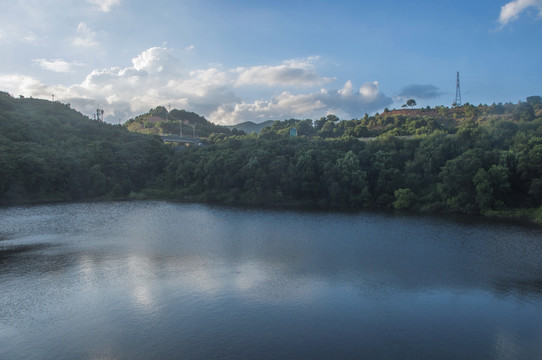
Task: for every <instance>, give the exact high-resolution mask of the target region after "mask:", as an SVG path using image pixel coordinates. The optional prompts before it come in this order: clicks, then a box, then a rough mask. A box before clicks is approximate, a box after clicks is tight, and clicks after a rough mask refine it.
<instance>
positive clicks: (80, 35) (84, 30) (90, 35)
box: [73, 22, 98, 47]
mask: <svg viewBox="0 0 542 360" xmlns="http://www.w3.org/2000/svg"><path fill="white" fill-rule="evenodd" d="M95 37H96V33H95V32H94V31H92V30H91V29H90V28H89V27H88V25H87V24H86V23H84V22H80V23H79V25H77V36H76V37H75V38H74V39H73V45H75V46H86V47H90V46H96V45H98V43H97V42H96V40H95Z"/></svg>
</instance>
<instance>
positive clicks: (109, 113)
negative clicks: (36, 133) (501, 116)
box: [0, 0, 542, 125]
mask: <svg viewBox="0 0 542 360" xmlns="http://www.w3.org/2000/svg"><path fill="white" fill-rule="evenodd" d="M0 4H1V5H3V6H2V9H3V10H2V12H1V13H0V53H1V54H2V55H1V56H0V91H7V92H8V93H10V94H12V95H13V96H16V97H17V96H19V95H23V96H26V97H30V96H32V97H35V98H43V99H50V100H52V99H53V95H54V100H57V101H60V102H62V103H69V104H70V105H71V106H72V107H73V108H75V109H77V110H79V111H80V112H82V113H83V114H85V115H88V116H90V117H92V115H93V114H94V113H95V111H96V109H97V108H102V109H103V110H104V113H105V120H106V121H107V122H110V123H119V122H120V123H123V122H125V121H126V120H128V119H130V118H132V117H135V116H137V115H140V114H142V113H145V112H147V111H149V110H150V109H151V108H155V107H157V106H165V107H166V108H169V107H171V109H174V108H176V109H184V110H187V111H193V112H196V113H198V114H200V115H203V116H205V117H206V118H207V119H208V120H210V121H212V122H214V123H217V124H228V125H230V124H237V123H241V122H244V121H253V122H262V121H266V120H283V119H289V118H296V119H306V118H310V119H318V118H320V117H322V116H326V115H328V114H335V115H337V116H338V117H339V118H341V119H352V118H360V117H362V116H363V115H364V114H365V113H368V114H370V115H372V114H374V113H375V112H382V111H383V110H384V108H388V109H393V108H400V107H401V105H403V104H405V102H406V100H408V99H410V98H412V99H414V100H416V102H417V104H418V106H421V107H426V106H431V107H433V106H436V105H445V106H451V104H452V103H453V102H454V100H455V94H456V74H457V72H459V73H460V84H461V99H462V102H463V103H466V102H469V103H471V104H474V105H478V104H480V103H481V104H491V103H493V102H495V103H498V102H503V103H504V102H514V103H517V102H518V101H525V98H526V97H527V96H531V95H542V46H541V44H542V0H512V1H510V0H503V1H499V0H478V1H472V0H469V1H465V0H456V1H441V0H433V1H420V0H411V1H399V0H379V1H365V0H356V1H350V0H333V1H331V0H329V1H323V0H311V1H309V0H287V1H286V0H275V1H259V0H251V1H248V0H247V1H245V0H229V1H228V0H176V1H167V0H164V1H161V0H155V1H143V0H0Z"/></svg>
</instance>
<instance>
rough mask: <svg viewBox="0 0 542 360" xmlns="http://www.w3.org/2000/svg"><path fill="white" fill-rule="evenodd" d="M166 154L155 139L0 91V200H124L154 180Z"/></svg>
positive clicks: (67, 108) (55, 104) (166, 159)
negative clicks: (118, 198) (122, 198)
mask: <svg viewBox="0 0 542 360" xmlns="http://www.w3.org/2000/svg"><path fill="white" fill-rule="evenodd" d="M170 152H171V151H170V150H169V149H168V148H167V147H164V145H163V142H162V140H161V139H160V137H158V136H147V135H142V134H138V133H133V132H129V131H128V130H126V129H125V128H124V127H122V126H118V125H117V126H113V125H108V124H105V123H102V122H99V121H95V120H90V119H89V118H88V117H85V116H83V115H82V114H81V113H79V112H77V111H75V110H73V109H71V108H70V106H69V105H65V104H61V103H60V102H51V101H46V100H39V99H27V98H22V97H21V98H18V99H15V98H13V97H11V96H10V95H9V94H7V93H4V92H0V202H3V203H6V202H8V203H13V202H28V201H30V202H31V201H47V200H81V199H97V198H102V197H108V198H111V197H121V196H127V195H129V194H130V193H135V192H138V191H141V190H143V189H145V188H147V187H149V186H151V185H152V184H153V183H154V182H155V180H156V178H157V176H158V175H159V174H160V173H161V172H162V171H163V169H164V167H165V166H166V165H167V164H168V162H169V161H170V157H169V155H168V154H169V153H170Z"/></svg>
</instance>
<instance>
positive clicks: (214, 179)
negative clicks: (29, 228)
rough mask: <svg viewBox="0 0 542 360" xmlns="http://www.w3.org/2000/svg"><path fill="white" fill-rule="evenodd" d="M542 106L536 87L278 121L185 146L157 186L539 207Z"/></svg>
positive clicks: (286, 198)
mask: <svg viewBox="0 0 542 360" xmlns="http://www.w3.org/2000/svg"><path fill="white" fill-rule="evenodd" d="M541 115H542V102H541V101H540V97H538V96H535V97H531V98H529V99H528V101H527V102H520V103H518V104H510V103H509V104H493V105H490V106H487V105H480V106H472V105H468V104H467V105H464V106H462V107H458V108H451V109H449V108H445V107H439V108H437V109H423V110H406V111H404V110H403V111H395V112H394V111H386V112H385V113H383V114H380V115H376V116H365V117H364V118H362V119H354V120H348V121H340V120H339V119H338V118H336V117H334V116H327V117H325V118H321V119H319V120H317V121H314V122H313V121H311V120H295V119H290V120H285V121H278V122H275V123H274V124H273V125H272V126H271V127H267V128H264V129H262V131H261V132H260V133H259V134H258V135H255V134H253V135H250V136H242V137H239V136H234V137H224V136H222V135H220V136H215V135H211V137H210V140H211V141H213V142H214V143H215V145H213V146H209V147H205V148H191V149H187V150H186V151H184V152H180V153H178V154H177V155H176V156H175V158H174V159H173V161H172V163H170V164H169V166H168V167H167V169H166V171H165V174H164V177H163V178H162V180H163V183H162V184H161V186H160V188H161V189H162V190H163V191H166V192H167V193H168V194H169V195H170V196H173V197H175V198H180V199H191V200H209V201H221V202H239V203H296V204H299V203H303V204H319V205H323V206H330V205H331V206H350V207H355V208H359V207H385V208H395V209H417V210H432V211H433V210H438V211H453V212H463V213H485V214H492V213H493V214H496V213H507V214H511V213H513V212H515V213H530V214H531V215H533V214H534V209H538V208H539V207H540V205H541V204H542V116H541ZM292 129H295V131H294V132H293V133H292V131H291V130H292ZM292 134H295V136H292ZM539 215H540V211H539Z"/></svg>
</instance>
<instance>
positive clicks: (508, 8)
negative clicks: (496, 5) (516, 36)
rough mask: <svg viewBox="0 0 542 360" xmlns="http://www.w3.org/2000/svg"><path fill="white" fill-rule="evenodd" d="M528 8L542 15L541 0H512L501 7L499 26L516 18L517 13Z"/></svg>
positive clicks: (517, 16)
mask: <svg viewBox="0 0 542 360" xmlns="http://www.w3.org/2000/svg"><path fill="white" fill-rule="evenodd" d="M529 8H535V9H537V10H538V16H542V0H514V1H511V2H509V3H507V4H506V5H504V6H502V7H501V13H500V15H499V23H500V24H501V27H503V26H505V25H507V24H508V23H509V22H511V21H514V20H517V19H518V18H519V15H520V14H521V13H522V12H524V11H526V10H527V9H529Z"/></svg>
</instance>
